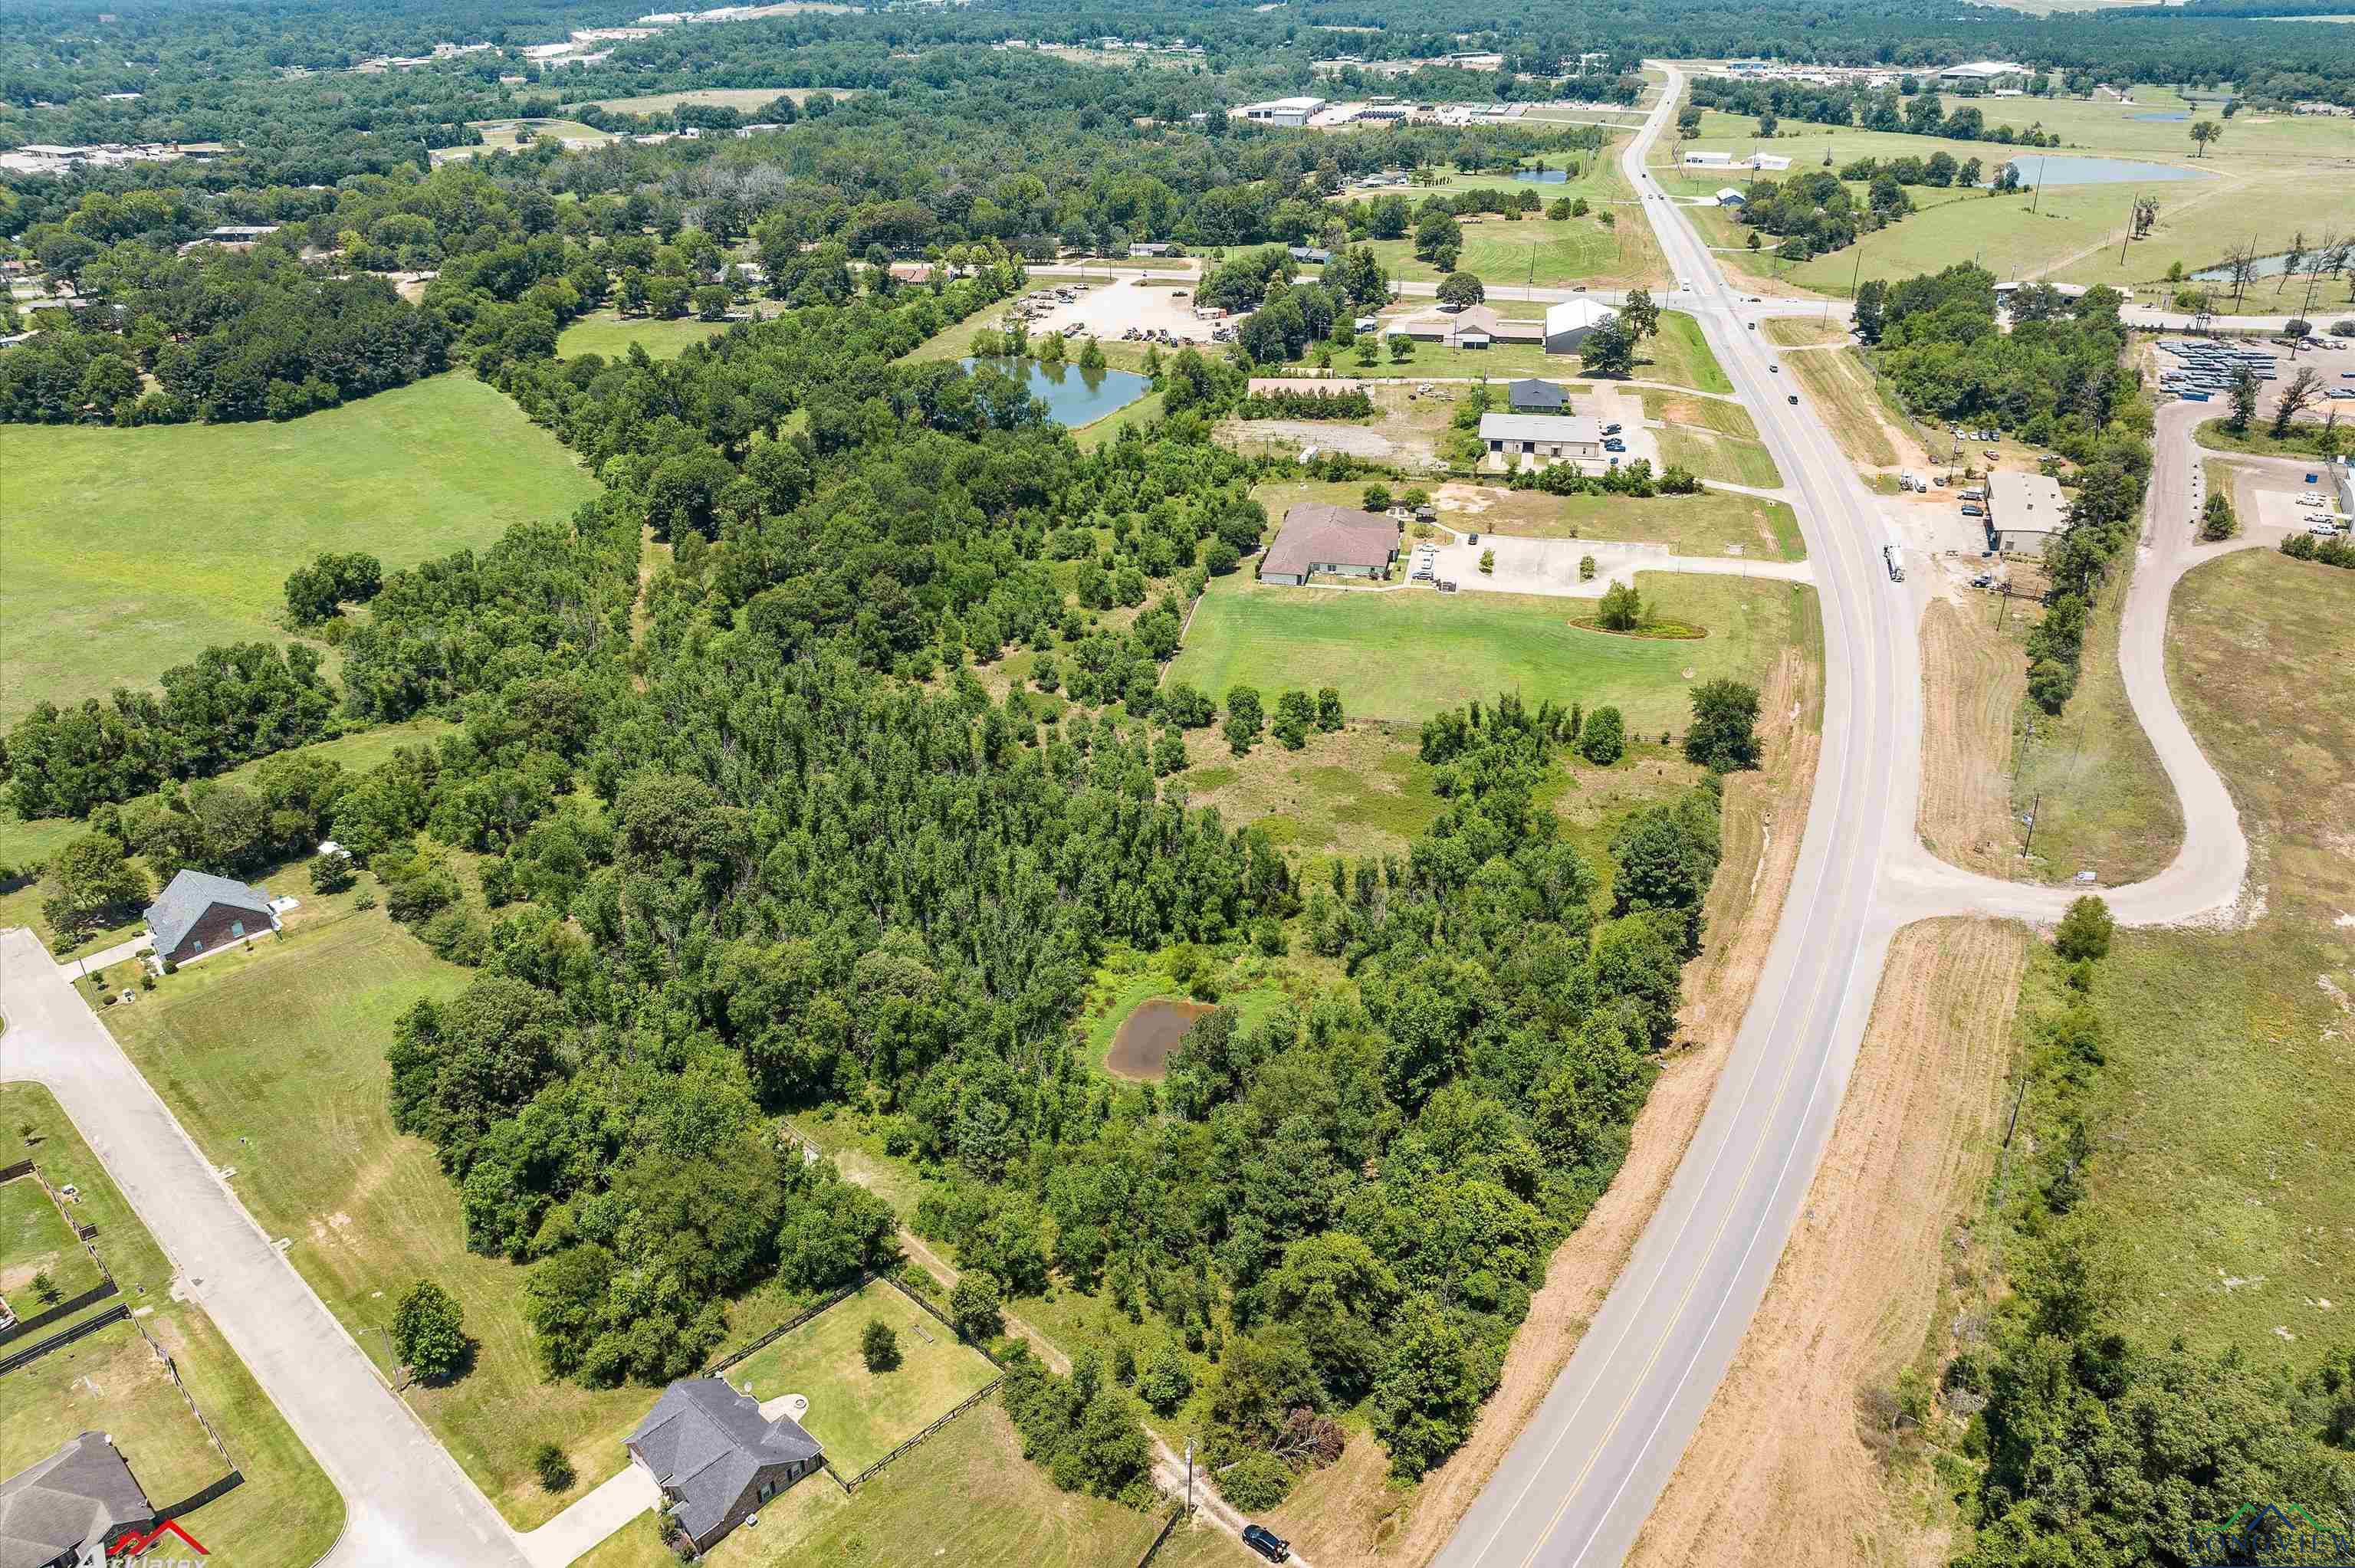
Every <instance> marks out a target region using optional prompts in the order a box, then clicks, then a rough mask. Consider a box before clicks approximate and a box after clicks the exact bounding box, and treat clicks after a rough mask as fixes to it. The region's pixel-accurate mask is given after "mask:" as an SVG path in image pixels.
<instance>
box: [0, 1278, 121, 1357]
mask: <svg viewBox="0 0 2355 1568" xmlns="http://www.w3.org/2000/svg"><path fill="white" fill-rule="evenodd" d="M118 1288H119V1287H117V1286H116V1285H115V1283H114V1281H112V1279H101V1280H100V1281H99V1282H98V1283H97V1284H96V1285H93V1286H91V1287H90V1288H89V1289H87V1290H85V1291H83V1292H82V1293H81V1294H80V1295H79V1296H77V1297H75V1298H73V1299H72V1300H70V1301H60V1302H59V1303H58V1304H57V1305H56V1306H54V1307H52V1308H48V1310H47V1311H43V1312H36V1313H34V1314H33V1315H32V1316H31V1317H29V1318H19V1319H16V1322H14V1323H12V1324H10V1325H9V1326H8V1327H7V1328H5V1329H0V1345H10V1344H14V1343H16V1341H17V1340H21V1339H24V1338H26V1337H27V1336H28V1335H30V1334H32V1333H34V1332H35V1331H37V1330H41V1329H46V1328H48V1326H49V1325H50V1324H52V1323H61V1322H63V1321H65V1320H66V1319H68V1318H70V1317H72V1316H73V1315H74V1314H75V1313H77V1312H79V1311H80V1310H81V1309H82V1308H85V1307H95V1306H97V1305H98V1304H99V1303H100V1302H101V1301H103V1300H105V1299H106V1298H108V1297H110V1296H112V1295H114V1294H115V1293H116V1291H117V1289H118Z"/></svg>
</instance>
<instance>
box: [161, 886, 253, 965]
mask: <svg viewBox="0 0 2355 1568" xmlns="http://www.w3.org/2000/svg"><path fill="white" fill-rule="evenodd" d="M277 928H278V913H277V911H276V910H274V909H272V908H271V906H270V895H268V894H266V893H264V892H262V891H261V889H260V888H258V887H249V886H247V885H245V884H244V883H242V882H238V881H235V880H233V879H232V878H229V877H226V876H215V875H213V874H211V873H209V872H203V871H187V870H183V871H181V872H180V873H179V874H177V875H176V876H175V877H173V878H172V880H171V883H170V885H167V886H166V887H165V889H164V891H163V893H162V894H161V895H159V896H158V897H157V898H156V900H155V903H153V904H150V905H149V906H147V929H148V931H149V932H150V933H151V934H153V935H154V937H155V956H156V957H157V958H158V959H170V960H171V961H172V962H174V963H176V964H185V963H186V962H187V961H188V960H189V959H194V958H197V957H200V956H201V955H203V954H205V953H208V952H214V951H218V949H219V948H225V947H228V946H229V945H230V944H231V943H233V942H241V941H243V940H244V939H245V938H248V937H257V936H260V935H261V933H262V932H264V931H274V930H276V929H277Z"/></svg>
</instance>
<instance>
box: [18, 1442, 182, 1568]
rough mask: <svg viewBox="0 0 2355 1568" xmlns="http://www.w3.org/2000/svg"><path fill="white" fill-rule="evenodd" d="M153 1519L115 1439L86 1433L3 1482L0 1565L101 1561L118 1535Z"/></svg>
mask: <svg viewBox="0 0 2355 1568" xmlns="http://www.w3.org/2000/svg"><path fill="white" fill-rule="evenodd" d="M154 1522H155V1509H154V1508H153V1507H152V1506H151V1505H150V1504H149V1503H148V1501H147V1494H146V1493H145V1492H144V1491H142V1490H141V1489H140V1487H139V1481H138V1478H136V1477H134V1476H133V1475H132V1473H131V1467H130V1466H129V1465H126V1464H124V1463H123V1456H122V1455H121V1454H118V1453H116V1452H115V1450H114V1444H113V1442H112V1440H111V1439H109V1438H108V1437H107V1436H106V1434H105V1433H103V1432H85V1433H83V1434H82V1435H81V1436H79V1437H76V1438H74V1439H73V1440H72V1441H71V1442H69V1443H68V1444H67V1445H66V1446H64V1447H62V1448H59V1450H58V1451H57V1452H56V1453H54V1454H52V1455H50V1456H49V1457H48V1458H46V1459H43V1460H42V1461H41V1462H40V1463H38V1464H37V1465H35V1466H34V1467H32V1468H30V1469H28V1470H22V1471H19V1472H18V1473H17V1474H16V1475H13V1476H11V1477H9V1478H7V1479H6V1480H5V1481H0V1568H66V1565H68V1564H72V1565H74V1568H80V1565H81V1564H84V1563H104V1562H105V1561H106V1549H107V1548H108V1547H109V1546H111V1545H112V1544H113V1543H114V1540H115V1538H116V1537H117V1536H120V1535H122V1534H123V1533H124V1532H126V1531H134V1530H145V1529H147V1528H148V1527H149V1526H150V1525H151V1524H153V1523H154Z"/></svg>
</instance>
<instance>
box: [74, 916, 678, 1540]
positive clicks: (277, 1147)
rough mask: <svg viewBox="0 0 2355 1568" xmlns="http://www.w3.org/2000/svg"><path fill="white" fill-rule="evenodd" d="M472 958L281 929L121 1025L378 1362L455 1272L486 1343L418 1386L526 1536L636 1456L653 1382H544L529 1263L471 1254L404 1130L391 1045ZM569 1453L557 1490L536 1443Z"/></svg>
mask: <svg viewBox="0 0 2355 1568" xmlns="http://www.w3.org/2000/svg"><path fill="white" fill-rule="evenodd" d="M467 979H468V971H466V970H464V969H458V968H455V967H453V966H452V965H449V964H444V963H442V962H441V961H440V960H439V959H435V958H433V957H432V954H430V953H428V952H427V951H426V949H425V948H424V947H423V946H422V945H421V943H419V942H418V941H417V940H416V939H415V938H412V937H410V935H409V934H408V932H406V931H405V930H402V929H401V928H400V927H397V926H395V925H393V924H392V923H391V922H390V921H389V919H387V918H386V916H385V915H384V914H383V912H382V911H381V910H380V909H379V910H371V911H368V912H365V913H359V912H355V913H346V914H342V915H340V916H333V917H323V918H322V919H321V920H319V921H318V922H317V923H316V924H314V925H313V926H311V927H308V928H306V929H301V930H299V931H298V934H296V935H295V936H293V937H290V938H288V939H287V940H285V941H283V942H273V943H268V944H264V945H261V946H259V947H257V948H255V949H254V951H253V952H252V953H250V954H247V953H241V952H240V953H234V954H223V955H221V956H220V957H218V958H215V959H208V961H206V962H205V963H202V964H198V965H196V966H193V967H191V968H189V969H182V970H181V971H180V972H179V973H178V974H176V975H173V976H170V977H168V978H167V979H165V981H164V982H163V984H162V985H161V986H160V987H159V988H158V989H157V990H155V991H154V992H152V993H150V994H149V995H148V996H146V997H145V998H144V999H143V1000H142V1001H140V1002H138V1003H137V1004H136V1005H134V1006H131V1007H114V1008H109V1009H108V1010H107V1011H106V1012H105V1014H104V1018H105V1021H106V1022H107V1024H108V1026H109V1027H110V1028H112V1030H113V1031H114V1033H115V1035H116V1037H117V1038H118V1039H120V1040H121V1041H122V1042H123V1048H124V1049H125V1050H126V1051H128V1052H129V1053H130V1054H131V1058H132V1060H133V1062H135V1063H136V1064H137V1065H138V1066H139V1069H140V1071H141V1072H142V1073H143V1074H144V1075H145V1076H146V1078H147V1081H148V1082H149V1083H150V1084H153V1085H154V1086H155V1089H156V1092H157V1093H159V1094H161V1095H162V1096H163V1097H164V1098H165V1102H166V1103H168V1104H169V1105H170V1106H171V1107H172V1109H173V1111H174V1112H175V1113H176V1115H177V1116H178V1117H179V1118H180V1121H181V1124H182V1125H183V1126H185V1127H186V1128H187V1129H188V1131H189V1133H190V1134H191V1135H192V1136H193V1137H194V1138H195V1139H196V1140H197V1144H198V1146H199V1147H200V1148H202V1149H203V1150H204V1151H205V1153H206V1155H207V1157H208V1158H209V1159H210V1160H213V1161H214V1162H215V1163H216V1164H219V1165H233V1166H235V1167H236V1168H237V1176H236V1178H235V1180H234V1185H235V1187H236V1189H237V1193H238V1196H239V1198H240V1200H242V1201H243V1202H244V1203H245V1205H246V1207H247V1208H248V1209H249V1210H250V1211H251V1213H252V1214H253V1216H254V1218H255V1219H256V1220H257V1221H259V1222H260V1223H261V1226H262V1228H263V1229H264V1230H265V1231H267V1232H268V1233H269V1234H271V1235H272V1236H273V1237H279V1236H283V1237H286V1238H287V1239H288V1240H289V1241H290V1242H291V1244H292V1245H290V1246H289V1248H288V1249H287V1258H288V1260H289V1261H290V1262H292V1263H293V1265H294V1266H295V1267H296V1268H297V1269H298V1270H300V1271H301V1272H302V1275H303V1277H304V1278H305V1279H306V1280H308V1281H309V1282H310V1284H311V1286H312V1287H313V1288H314V1289H315V1290H316V1291H318V1293H319V1296H320V1298H321V1299H323V1300H324V1301H325V1302H326V1304H327V1306H328V1308H330V1309H331V1310H332V1311H334V1312H335V1314H336V1316H337V1317H338V1318H339V1319H342V1321H343V1323H344V1324H345V1326H346V1328H348V1329H350V1330H352V1332H353V1334H354V1336H355V1337H356V1338H357V1339H358V1340H359V1341H360V1343H361V1345H362V1346H363V1348H365V1349H366V1350H367V1351H368V1353H369V1354H370V1355H371V1356H373V1357H375V1358H376V1359H377V1360H378V1364H379V1365H381V1366H386V1367H388V1368H389V1362H390V1355H389V1345H388V1338H387V1334H386V1333H385V1332H384V1331H383V1330H389V1327H390V1325H391V1322H392V1316H393V1310H394V1308H395V1307H396V1305H397V1304H398V1300H399V1298H400V1294H401V1293H402V1292H403V1291H405V1290H407V1289H408V1288H409V1287H410V1286H411V1285H413V1284H415V1283H416V1282H417V1281H418V1280H420V1279H433V1280H438V1281H439V1282H440V1283H441V1284H442V1286H443V1287H445V1288H447V1289H448V1290H449V1291H450V1293H451V1294H452V1295H453V1296H455V1297H456V1298H458V1302H459V1305H460V1307H461V1308H462V1309H463V1310H464V1315H465V1326H466V1332H467V1334H468V1335H469V1336H471V1337H472V1338H473V1340H474V1341H475V1358H474V1365H473V1367H472V1369H471V1370H470V1371H468V1372H466V1373H465V1374H464V1376H462V1377H461V1378H459V1379H458V1380H457V1381H456V1382H454V1383H451V1384H448V1385H447V1386H438V1387H437V1386H424V1385H419V1386H415V1387H412V1388H410V1390H409V1392H408V1394H407V1398H408V1399H409V1400H410V1404H413V1405H414V1406H415V1407H416V1409H417V1411H418V1413H419V1414H421V1415H422V1416H423V1417H424V1418H425V1421H426V1423H427V1424H428V1425H431V1426H432V1428H433V1431H434V1434H435V1435H436V1436H438V1437H440V1438H441V1439H442V1442H443V1443H444V1444H445V1445H447V1446H449V1448H450V1450H451V1452H452V1453H453V1455H455V1456H456V1457H457V1459H458V1461H459V1463H460V1464H462V1465H463V1466H464V1467H465V1469H466V1471H467V1473H468V1474H469V1475H471V1476H472V1477H473V1478H474V1481H475V1483H476V1484H477V1485H479V1486H481V1487H482V1489H484V1491H485V1493H486V1494H488V1496H489V1497H490V1499H491V1500H492V1501H493V1502H494V1503H496V1505H498V1507H499V1508H500V1510H501V1511H503V1512H504V1513H505V1514H506V1516H507V1518H508V1520H510V1521H511V1522H513V1523H515V1524H516V1525H517V1526H518V1527H519V1528H525V1529H528V1528H530V1527H531V1526H533V1525H536V1524H538V1523H540V1522H542V1521H543V1520H546V1519H548V1518H549V1517H550V1516H551V1515H553V1514H554V1513H555V1512H556V1511H557V1510H559V1509H560V1508H561V1507H562V1506H563V1505H564V1503H565V1502H567V1501H569V1500H570V1498H571V1497H574V1496H578V1495H579V1491H580V1490H581V1489H586V1488H588V1487H590V1486H593V1485H595V1484H596V1482H598V1481H599V1480H602V1478H605V1477H606V1476H608V1475H611V1474H612V1473H613V1471H614V1470H616V1469H618V1468H619V1467H620V1465H621V1462H622V1459H623V1454H622V1450H621V1446H620V1445H619V1443H618V1442H616V1441H615V1439H614V1435H615V1434H616V1433H617V1432H621V1431H625V1430H627V1429H628V1427H629V1426H630V1425H631V1424H633V1423H634V1422H635V1421H636V1420H637V1418H638V1417H639V1416H640V1415H642V1414H645V1408H646V1404H647V1395H646V1391H645V1389H642V1388H622V1389H606V1390H591V1389H584V1388H579V1387H576V1386H573V1385H571V1384H569V1383H550V1382H548V1381H546V1380H545V1379H543V1378H542V1377H541V1375H540V1372H539V1367H538V1360H537V1358H536V1356H535V1353H534V1351H533V1341H532V1334H531V1330H530V1329H529V1328H528V1326H527V1324H526V1323H525V1322H524V1319H523V1316H522V1313H521V1310H520V1303H521V1300H522V1296H523V1277H524V1272H525V1271H524V1269H523V1268H522V1267H521V1266H517V1265H516V1264H513V1263H509V1262H507V1261H506V1260H505V1259H503V1258H491V1257H483V1256H480V1255H476V1254H474V1253H471V1252H468V1251H467V1250H466V1244H465V1225H464V1218H463V1216H462V1214H461V1212H460V1206H459V1197H458V1192H457V1189H456V1188H455V1187H454V1186H453V1185H452V1183H451V1182H450V1180H449V1178H447V1177H446V1176H444V1175H443V1174H442V1169H441V1166H440V1164H439V1163H438V1162H437V1161H436V1160H435V1159H434V1155H433V1151H432V1149H431V1148H430V1147H428V1146H427V1145H426V1144H425V1143H423V1142H422V1141H421V1140H420V1139H413V1138H408V1137H404V1136H402V1135H401V1134H400V1133H398V1132H396V1131H394V1130H393V1127H392V1121H391V1117H390V1114H389V1111H388V1110H387V1108H386V1104H385V1084H386V1068H385V1063H384V1052H385V1047H386V1046H387V1045H388V1044H390V1042H391V1039H392V1032H393V1022H394V1021H395V1020H396V1019H397V1018H398V1017H399V1016H400V1013H401V1012H404V1011H405V1010H406V1009H408V1008H409V1007H410V1005H411V1004H412V1003H414V1002H416V1001H420V1000H421V999H424V998H429V997H430V998H434V999H445V998H448V997H450V996H453V995H454V994H456V993H457V991H459V990H460V989H462V988H463V987H464V985H465V983H466V980H467ZM543 1441H554V1442H557V1443H559V1444H562V1445H564V1446H565V1447H566V1449H567V1451H568V1453H569V1454H570V1457H571V1459H572V1463H573V1465H574V1467H576V1468H577V1469H578V1470H579V1472H580V1476H581V1482H580V1487H579V1488H577V1489H575V1491H574V1492H572V1493H570V1494H566V1495H562V1496H557V1497H550V1496H549V1494H547V1493H546V1492H544V1491H542V1490H541V1489H540V1488H539V1485H538V1481H537V1480H536V1479H535V1478H533V1477H532V1475H531V1473H530V1468H529V1466H530V1456H531V1451H532V1449H533V1447H534V1446H536V1445H538V1443H540V1442H543Z"/></svg>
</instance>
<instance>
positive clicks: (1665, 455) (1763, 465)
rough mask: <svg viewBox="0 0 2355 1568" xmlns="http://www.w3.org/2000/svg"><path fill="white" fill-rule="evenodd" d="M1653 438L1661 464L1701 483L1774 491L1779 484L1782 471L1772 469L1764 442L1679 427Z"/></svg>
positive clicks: (1661, 431)
mask: <svg viewBox="0 0 2355 1568" xmlns="http://www.w3.org/2000/svg"><path fill="white" fill-rule="evenodd" d="M1656 434H1657V437H1658V439H1659V442H1660V461H1661V462H1663V463H1668V464H1674V465H1675V466H1677V467H1678V468H1682V469H1684V470H1685V471H1688V472H1690V473H1697V474H1699V475H1700V477H1701V478H1703V479H1717V480H1723V481H1724V482H1726V483H1728V484H1749V485H1755V486H1757V487H1758V488H1759V489H1762V490H1774V489H1776V488H1778V487H1779V486H1780V485H1781V484H1782V482H1783V474H1782V471H1781V470H1779V469H1777V468H1776V467H1775V466H1774V458H1773V456H1771V455H1770V454H1769V453H1768V452H1767V450H1766V447H1765V444H1764V442H1761V441H1742V440H1734V439H1733V438H1732V437H1731V436H1719V435H1711V434H1710V432H1708V431H1706V430H1694V429H1686V428H1685V427H1684V426H1682V425H1669V426H1668V427H1666V428H1665V429H1661V430H1659V431H1657V432H1656Z"/></svg>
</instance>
